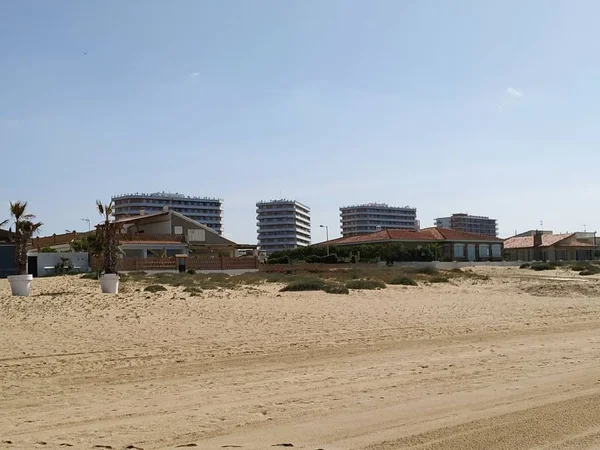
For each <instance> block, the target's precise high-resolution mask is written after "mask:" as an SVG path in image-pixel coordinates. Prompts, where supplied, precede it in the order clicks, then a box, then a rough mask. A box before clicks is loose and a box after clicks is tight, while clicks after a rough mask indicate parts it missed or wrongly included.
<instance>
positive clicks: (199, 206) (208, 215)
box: [112, 192, 223, 234]
mask: <svg viewBox="0 0 600 450" xmlns="http://www.w3.org/2000/svg"><path fill="white" fill-rule="evenodd" d="M112 201H113V202H114V211H115V212H114V217H115V220H122V219H125V218H127V217H133V216H139V215H144V214H155V213H157V212H160V211H164V210H165V207H168V209H169V210H171V211H175V212H178V213H180V214H183V215H184V216H186V217H189V218H190V219H192V220H195V221H197V222H200V223H201V224H203V225H206V226H207V227H209V228H211V229H213V230H214V231H216V232H217V233H218V234H222V233H223V200H221V199H218V198H209V197H190V196H186V195H183V194H173V193H169V192H156V193H154V194H123V195H115V196H113V197H112Z"/></svg>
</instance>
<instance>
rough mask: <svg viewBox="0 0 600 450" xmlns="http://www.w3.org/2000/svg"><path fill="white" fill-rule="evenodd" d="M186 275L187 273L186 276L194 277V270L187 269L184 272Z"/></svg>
mask: <svg viewBox="0 0 600 450" xmlns="http://www.w3.org/2000/svg"><path fill="white" fill-rule="evenodd" d="M186 273H187V274H188V275H196V271H195V270H194V269H188V270H187V271H186Z"/></svg>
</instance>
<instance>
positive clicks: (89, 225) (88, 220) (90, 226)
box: [81, 218, 92, 233]
mask: <svg viewBox="0 0 600 450" xmlns="http://www.w3.org/2000/svg"><path fill="white" fill-rule="evenodd" d="M81 220H83V221H84V222H87V224H88V233H89V232H90V231H92V225H91V223H90V219H88V218H84V219H81Z"/></svg>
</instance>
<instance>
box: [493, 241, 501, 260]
mask: <svg viewBox="0 0 600 450" xmlns="http://www.w3.org/2000/svg"><path fill="white" fill-rule="evenodd" d="M501 257H502V246H501V245H500V244H494V245H492V258H501Z"/></svg>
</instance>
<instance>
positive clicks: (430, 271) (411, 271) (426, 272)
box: [406, 266, 440, 275]
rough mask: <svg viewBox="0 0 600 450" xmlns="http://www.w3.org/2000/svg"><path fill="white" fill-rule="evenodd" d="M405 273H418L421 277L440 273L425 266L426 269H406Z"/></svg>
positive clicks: (433, 268)
mask: <svg viewBox="0 0 600 450" xmlns="http://www.w3.org/2000/svg"><path fill="white" fill-rule="evenodd" d="M406 271H407V272H408V273H420V274H423V275H438V274H439V273H440V271H439V270H438V269H436V268H435V267H431V266H427V267H407V269H406Z"/></svg>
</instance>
